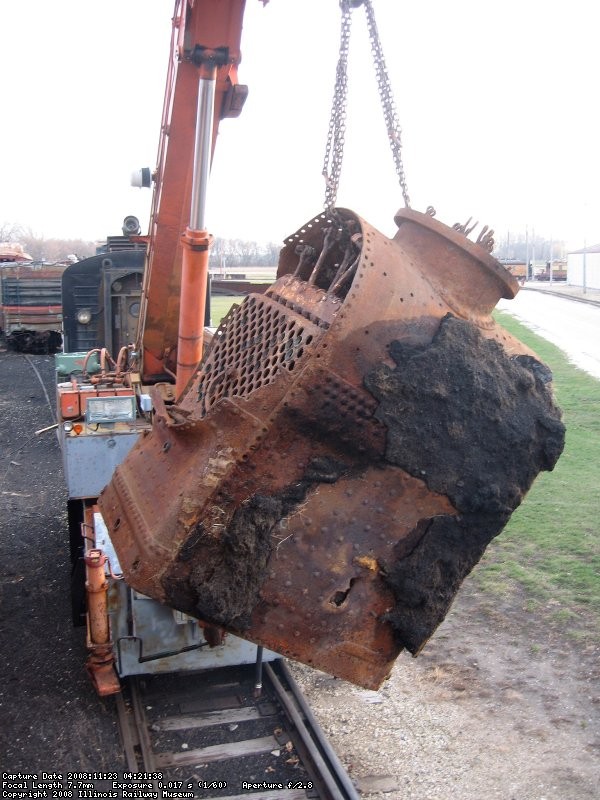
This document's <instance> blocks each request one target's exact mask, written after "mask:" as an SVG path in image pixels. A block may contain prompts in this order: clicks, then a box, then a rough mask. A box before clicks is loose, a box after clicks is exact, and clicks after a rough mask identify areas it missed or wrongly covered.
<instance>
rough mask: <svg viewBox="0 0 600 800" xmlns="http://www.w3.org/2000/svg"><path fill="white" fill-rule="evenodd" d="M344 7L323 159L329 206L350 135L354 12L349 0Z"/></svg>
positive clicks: (330, 205) (334, 197) (333, 199)
mask: <svg viewBox="0 0 600 800" xmlns="http://www.w3.org/2000/svg"><path fill="white" fill-rule="evenodd" d="M340 8H341V11H342V24H341V30H340V52H339V57H338V63H337V68H336V71H335V87H334V90H333V102H332V104H331V116H330V118H329V130H328V132H327V145H326V147H325V159H324V160H323V173H322V174H323V177H324V178H325V203H324V206H325V208H326V209H331V208H333V206H335V202H336V198H337V192H338V185H339V182H340V173H341V171H342V161H343V159H344V141H345V135H346V100H347V95H348V51H349V49H350V28H351V25H352V13H351V8H350V4H349V3H348V2H347V0H340Z"/></svg>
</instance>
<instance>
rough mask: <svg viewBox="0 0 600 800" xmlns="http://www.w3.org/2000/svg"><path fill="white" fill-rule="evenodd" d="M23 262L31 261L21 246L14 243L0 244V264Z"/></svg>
mask: <svg viewBox="0 0 600 800" xmlns="http://www.w3.org/2000/svg"><path fill="white" fill-rule="evenodd" d="M23 261H33V259H32V257H31V256H30V255H29V253H26V252H25V251H24V250H23V246H22V245H20V244H17V243H16V242H0V262H2V263H7V264H15V263H17V264H18V263H19V262H23Z"/></svg>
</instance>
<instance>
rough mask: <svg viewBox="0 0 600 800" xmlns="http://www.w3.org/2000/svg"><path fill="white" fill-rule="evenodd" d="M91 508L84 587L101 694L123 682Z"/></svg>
mask: <svg viewBox="0 0 600 800" xmlns="http://www.w3.org/2000/svg"><path fill="white" fill-rule="evenodd" d="M92 531H93V523H92V508H91V507H88V508H87V509H86V512H85V522H84V523H83V525H82V536H84V539H85V555H84V562H85V575H86V582H85V590H86V605H87V648H88V651H89V655H88V659H87V661H86V665H85V666H86V670H87V673H88V675H89V676H90V679H91V681H92V683H93V684H94V687H95V689H96V691H97V692H98V694H99V695H100V696H102V697H104V696H107V695H110V694H116V693H117V692H119V691H120V684H119V680H118V678H117V674H116V672H115V669H114V655H113V643H112V641H111V631H110V622H109V616H108V581H107V580H106V575H105V565H106V561H107V557H106V555H105V553H103V552H102V550H100V549H98V548H96V547H95V546H93V542H92V538H91V537H92Z"/></svg>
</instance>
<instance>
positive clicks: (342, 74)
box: [322, 0, 410, 210]
mask: <svg viewBox="0 0 600 800" xmlns="http://www.w3.org/2000/svg"><path fill="white" fill-rule="evenodd" d="M361 5H362V6H364V8H365V13H366V15H367V27H368V31H369V39H370V42H371V53H372V55H373V63H374V65H375V73H376V77H377V86H378V90H379V97H380V100H381V107H382V109H383V116H384V119H385V125H386V130H387V132H388V139H389V142H390V147H391V149H392V155H393V158H394V164H395V166H396V175H397V176H398V182H399V184H400V188H401V190H402V197H403V198H404V204H405V206H406V207H407V208H410V198H409V196H408V189H407V187H406V177H405V174H404V164H403V162H402V138H401V134H402V131H401V128H400V124H399V122H398V115H397V113H396V105H395V103H394V96H393V92H392V88H391V84H390V79H389V75H388V72H387V67H386V64H385V58H384V55H383V49H382V47H381V41H380V39H379V32H378V30H377V24H376V22H375V13H374V11H373V6H372V3H371V0H340V9H341V12H342V19H341V32H340V49H339V57H338V63H337V68H336V76H335V87H334V92H333V102H332V106H331V116H330V118H329V130H328V132H327V144H326V146H325V158H324V161H323V170H322V174H323V177H324V178H325V203H324V207H325V209H327V210H331V209H332V208H333V207H334V206H335V204H336V199H337V192H338V186H339V181H340V174H341V171H342V161H343V158H344V143H345V134H346V102H347V95H348V52H349V49H350V29H351V24H352V10H353V9H355V8H358V7H359V6H361Z"/></svg>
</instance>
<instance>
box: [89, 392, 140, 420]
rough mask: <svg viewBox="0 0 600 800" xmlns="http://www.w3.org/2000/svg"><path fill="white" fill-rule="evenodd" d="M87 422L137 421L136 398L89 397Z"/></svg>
mask: <svg viewBox="0 0 600 800" xmlns="http://www.w3.org/2000/svg"><path fill="white" fill-rule="evenodd" d="M85 417H86V422H87V423H88V424H89V423H90V422H91V423H94V422H128V421H131V420H134V419H135V397H130V396H126V397H89V398H88V400H87V405H86V411H85Z"/></svg>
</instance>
